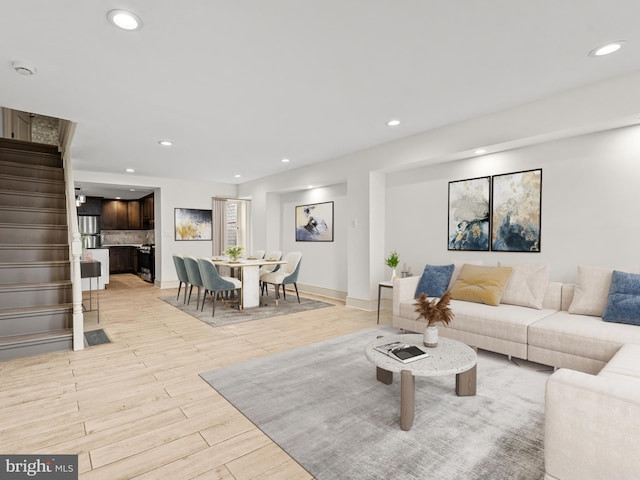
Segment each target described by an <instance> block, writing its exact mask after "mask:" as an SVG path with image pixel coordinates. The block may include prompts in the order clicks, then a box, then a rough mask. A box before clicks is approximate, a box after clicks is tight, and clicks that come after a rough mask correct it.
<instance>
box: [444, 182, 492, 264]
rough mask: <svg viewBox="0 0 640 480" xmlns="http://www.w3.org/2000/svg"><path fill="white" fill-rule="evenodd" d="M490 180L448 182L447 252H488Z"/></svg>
mask: <svg viewBox="0 0 640 480" xmlns="http://www.w3.org/2000/svg"><path fill="white" fill-rule="evenodd" d="M490 184H491V177H480V178H472V179H469V180H456V181H453V182H449V228H448V249H449V250H475V251H489V212H490V211H491V200H490Z"/></svg>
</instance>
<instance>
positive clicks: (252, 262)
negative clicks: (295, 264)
mask: <svg viewBox="0 0 640 480" xmlns="http://www.w3.org/2000/svg"><path fill="white" fill-rule="evenodd" d="M211 261H212V262H213V263H214V265H221V266H223V267H231V268H238V267H251V266H256V267H261V266H263V265H284V264H285V263H287V262H286V261H285V260H267V259H264V258H261V259H257V258H256V259H251V258H241V259H239V260H238V261H236V262H234V261H232V260H229V259H227V258H222V257H213V258H212V259H211Z"/></svg>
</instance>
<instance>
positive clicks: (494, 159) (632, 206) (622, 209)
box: [386, 126, 640, 282]
mask: <svg viewBox="0 0 640 480" xmlns="http://www.w3.org/2000/svg"><path fill="white" fill-rule="evenodd" d="M639 159H640V127H638V126H635V127H628V128H622V129H616V130H612V131H608V132H601V133H597V134H592V135H586V136H580V137H575V138H571V139H566V140H560V141H555V142H549V143H544V144H540V145H535V146H532V147H526V148H521V149H516V150H511V151H506V152H502V153H499V154H495V155H486V156H483V157H476V158H471V159H467V160H461V161H456V162H451V163H448V164H442V165H437V166H431V167H424V168H420V169H413V170H410V171H405V172H401V173H395V174H390V175H388V177H387V203H386V209H387V219H388V221H387V224H386V243H387V245H388V247H389V248H391V249H397V250H398V252H399V253H400V264H401V265H402V264H403V263H405V262H406V263H407V264H408V265H409V266H410V267H411V269H412V271H413V272H414V274H420V273H421V272H422V269H423V268H424V265H425V264H426V263H434V264H442V263H449V262H450V261H452V260H469V259H479V260H482V261H483V262H484V264H485V265H495V264H496V263H497V262H504V263H508V262H511V263H548V264H550V265H551V278H552V279H553V280H556V281H562V282H574V281H575V272H576V267H577V265H593V266H605V267H622V266H627V267H640V254H639V253H638V251H637V239H638V238H640V222H638V221H637V219H639V218H640V201H639V200H640V197H639V195H638V184H639V182H640V161H639ZM535 168H542V230H541V252H540V253H515V252H457V251H448V250H447V204H448V182H449V181H453V180H462V179H465V178H474V177H478V176H486V175H496V174H501V173H509V172H517V171H522V170H530V169H535ZM390 212H393V214H391V213H390Z"/></svg>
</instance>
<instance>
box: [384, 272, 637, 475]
mask: <svg viewBox="0 0 640 480" xmlns="http://www.w3.org/2000/svg"><path fill="white" fill-rule="evenodd" d="M612 272H613V270H612V269H601V268H593V267H578V277H577V282H576V284H561V283H557V282H548V283H547V284H546V289H545V293H544V300H543V302H542V305H538V306H541V307H542V308H530V307H527V306H522V305H510V304H503V303H500V304H499V305H497V306H493V305H484V304H481V303H474V302H469V301H464V300H451V303H450V306H451V309H452V310H453V312H454V319H453V321H452V322H451V323H450V324H449V326H439V327H438V329H439V333H440V335H442V336H444V337H448V338H452V339H455V340H459V341H461V342H463V343H466V344H467V345H470V346H474V347H478V348H481V349H485V350H490V351H494V352H498V353H502V354H505V355H509V356H514V357H518V358H522V359H527V360H531V361H533V362H537V363H541V364H544V365H550V366H553V367H554V368H556V369H558V370H557V371H555V372H554V373H553V374H552V375H551V376H550V377H549V380H548V382H547V388H546V399H545V480H584V479H586V478H588V479H592V480H631V479H638V478H640V456H639V455H638V446H639V445H640V325H632V324H626V323H613V322H606V321H604V320H603V318H602V316H603V314H604V315H605V316H606V315H607V314H606V313H605V312H606V309H607V308H610V307H609V305H608V304H607V298H608V296H609V294H610V292H609V286H610V285H612V280H611V278H612ZM454 275H455V274H454ZM418 281H419V279H418V277H410V278H402V279H397V280H395V281H394V286H393V316H392V324H393V325H394V326H395V327H398V328H402V329H405V330H408V331H412V332H419V333H420V332H423V331H424V327H425V322H424V321H419V320H417V313H416V312H415V303H416V301H415V299H414V295H415V293H416V286H417V285H418ZM454 281H455V278H454V279H452V281H451V284H450V285H449V289H451V285H453V282H454ZM637 281H638V280H637V275H636V282H637ZM523 288H524V287H523ZM635 288H636V289H637V285H636V287H635ZM637 298H638V297H636V303H635V307H634V308H635V309H636V310H635V313H634V314H633V315H635V320H637V315H638V310H637V309H638V300H637ZM635 320H634V321H635Z"/></svg>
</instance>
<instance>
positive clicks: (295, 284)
mask: <svg viewBox="0 0 640 480" xmlns="http://www.w3.org/2000/svg"><path fill="white" fill-rule="evenodd" d="M293 286H294V287H295V288H296V297H298V303H300V294H299V293H298V284H297V283H295V282H294V284H293Z"/></svg>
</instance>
